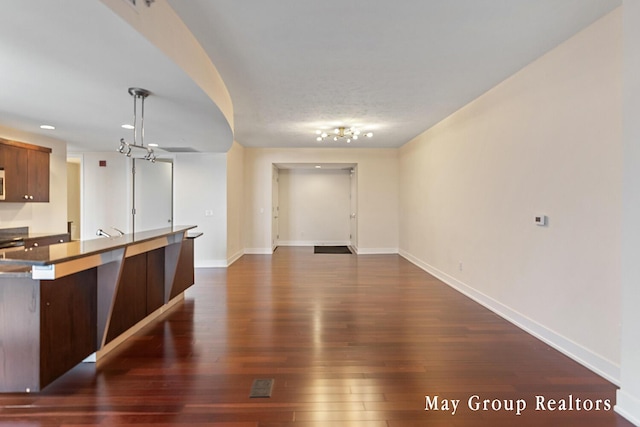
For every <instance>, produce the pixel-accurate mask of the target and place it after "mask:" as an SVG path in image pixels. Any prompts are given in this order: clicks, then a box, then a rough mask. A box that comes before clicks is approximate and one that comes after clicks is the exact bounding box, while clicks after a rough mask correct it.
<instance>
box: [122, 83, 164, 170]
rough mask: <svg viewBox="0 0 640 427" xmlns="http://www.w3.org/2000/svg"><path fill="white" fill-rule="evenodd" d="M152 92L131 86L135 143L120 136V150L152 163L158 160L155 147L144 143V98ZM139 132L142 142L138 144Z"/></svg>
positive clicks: (127, 154)
mask: <svg viewBox="0 0 640 427" xmlns="http://www.w3.org/2000/svg"><path fill="white" fill-rule="evenodd" d="M150 94H151V92H149V91H148V90H146V89H141V88H139V87H130V88H129V95H131V96H132V97H133V144H129V143H128V142H127V141H125V139H124V138H120V147H118V152H119V153H122V154H124V155H126V156H127V157H132V158H134V159H144V160H148V161H150V162H152V163H155V161H156V155H155V153H154V152H153V149H152V148H150V147H149V146H146V147H145V145H144V100H145V98H146V97H147V96H149V95H150ZM138 101H140V104H141V111H140V129H138V111H137V110H138ZM138 134H139V135H140V144H139V145H138V143H137V141H138Z"/></svg>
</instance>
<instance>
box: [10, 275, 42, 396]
mask: <svg viewBox="0 0 640 427" xmlns="http://www.w3.org/2000/svg"><path fill="white" fill-rule="evenodd" d="M39 365H40V282H39V281H38V280H32V279H30V278H1V279H0V392H25V391H38V390H39V385H40V381H39V375H38V374H39Z"/></svg>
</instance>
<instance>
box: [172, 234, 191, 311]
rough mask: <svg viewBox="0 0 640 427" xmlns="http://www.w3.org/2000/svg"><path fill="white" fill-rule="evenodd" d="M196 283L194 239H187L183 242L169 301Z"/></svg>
mask: <svg viewBox="0 0 640 427" xmlns="http://www.w3.org/2000/svg"><path fill="white" fill-rule="evenodd" d="M194 283H195V275H194V272H193V239H185V240H183V241H182V247H181V248H180V255H179V256H178V266H177V267H176V276H175V279H174V280H173V287H172V288H171V294H170V295H169V299H171V298H175V297H176V296H177V295H179V294H180V293H181V292H184V291H185V290H186V289H187V288H188V287H189V286H191V285H193V284H194Z"/></svg>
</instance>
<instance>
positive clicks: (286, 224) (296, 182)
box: [278, 169, 351, 246]
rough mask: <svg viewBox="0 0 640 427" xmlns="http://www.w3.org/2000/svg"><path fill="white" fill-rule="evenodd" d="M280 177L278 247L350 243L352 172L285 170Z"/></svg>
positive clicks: (281, 171)
mask: <svg viewBox="0 0 640 427" xmlns="http://www.w3.org/2000/svg"><path fill="white" fill-rule="evenodd" d="M279 177H280V182H279V199H280V213H279V235H280V238H279V241H278V244H280V245H293V246H305V245H348V244H349V211H350V193H351V179H350V170H349V169H347V170H343V169H281V170H280V174H279Z"/></svg>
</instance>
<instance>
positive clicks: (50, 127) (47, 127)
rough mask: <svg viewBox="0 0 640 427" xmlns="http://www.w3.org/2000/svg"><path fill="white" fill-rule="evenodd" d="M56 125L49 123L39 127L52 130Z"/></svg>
mask: <svg viewBox="0 0 640 427" xmlns="http://www.w3.org/2000/svg"><path fill="white" fill-rule="evenodd" d="M55 128H56V127H55V126H51V125H40V129H46V130H54V129H55Z"/></svg>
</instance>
